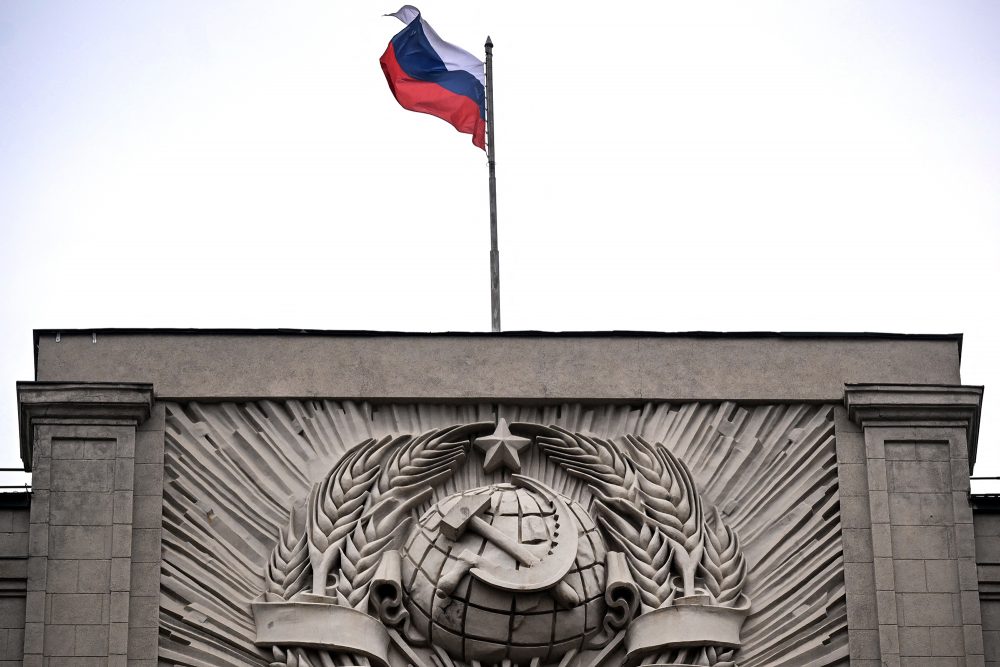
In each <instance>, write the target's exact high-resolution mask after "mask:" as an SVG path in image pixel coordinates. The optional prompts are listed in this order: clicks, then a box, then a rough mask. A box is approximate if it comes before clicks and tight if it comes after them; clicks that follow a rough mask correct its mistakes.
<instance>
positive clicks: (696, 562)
mask: <svg viewBox="0 0 1000 667" xmlns="http://www.w3.org/2000/svg"><path fill="white" fill-rule="evenodd" d="M547 430H550V431H551V434H550V435H543V434H539V436H538V444H539V447H540V448H541V449H542V451H543V452H545V454H546V455H547V456H548V457H549V458H550V459H551V460H552V461H553V462H555V463H557V464H558V465H560V466H561V467H562V468H563V469H565V470H566V472H567V473H569V474H570V475H572V476H574V477H577V478H579V479H581V480H583V481H584V482H586V483H587V484H588V486H589V487H590V489H591V491H592V493H593V494H594V505H595V513H596V515H597V520H598V523H599V524H600V525H601V526H602V528H603V529H604V531H605V533H606V534H607V536H608V537H609V539H610V540H611V542H612V543H613V544H615V545H616V546H617V547H618V548H619V549H621V550H622V551H623V552H624V553H625V555H626V557H627V560H628V564H629V567H630V569H631V571H632V575H633V576H634V577H635V580H636V583H637V584H638V586H639V592H640V595H641V597H642V609H643V610H644V611H648V610H651V609H658V608H660V607H663V606H665V605H669V604H671V603H672V602H673V600H674V598H675V597H678V596H689V595H696V594H698V593H707V594H708V595H709V596H710V597H711V600H712V602H713V603H714V604H717V605H723V606H731V605H733V604H735V603H736V602H737V600H738V599H739V597H740V594H741V592H742V590H743V585H744V583H745V581H746V562H745V560H744V558H743V554H742V552H741V551H740V547H739V538H738V537H737V536H736V533H735V531H733V529H732V528H730V527H729V526H727V525H725V523H724V522H723V520H722V517H721V516H720V515H719V513H718V510H714V511H713V513H712V514H711V515H710V519H708V520H707V519H706V517H705V513H704V508H703V506H702V501H701V498H700V497H699V495H698V490H697V489H696V487H695V484H694V479H693V478H692V476H691V472H690V471H689V470H688V468H687V466H686V465H685V464H684V462H683V461H681V460H680V459H678V458H677V457H676V456H674V455H673V454H672V453H671V452H670V451H669V450H668V449H667V448H666V447H664V446H663V445H661V444H656V445H652V444H650V443H648V442H646V441H645V440H643V439H642V438H639V437H636V436H634V435H626V436H624V437H623V438H621V439H620V440H619V443H618V446H615V444H612V442H610V441H608V440H603V439H601V438H597V437H593V436H588V435H582V434H579V433H570V432H569V431H567V430H564V429H560V428H553V429H547Z"/></svg>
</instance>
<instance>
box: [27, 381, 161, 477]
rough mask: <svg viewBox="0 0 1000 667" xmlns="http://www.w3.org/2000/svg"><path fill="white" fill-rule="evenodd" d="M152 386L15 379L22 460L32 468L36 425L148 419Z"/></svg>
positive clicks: (130, 383)
mask: <svg viewBox="0 0 1000 667" xmlns="http://www.w3.org/2000/svg"><path fill="white" fill-rule="evenodd" d="M152 405H153V385H151V384H146V383H134V382H18V383H17V407H18V423H19V427H20V435H21V461H22V462H23V463H24V469H25V470H26V471H29V472H30V471H31V454H32V446H33V441H34V429H35V426H37V425H38V424H42V423H45V424H57V423H69V424H131V425H138V424H139V423H141V422H143V421H145V420H146V419H148V418H149V414H150V410H151V409H152Z"/></svg>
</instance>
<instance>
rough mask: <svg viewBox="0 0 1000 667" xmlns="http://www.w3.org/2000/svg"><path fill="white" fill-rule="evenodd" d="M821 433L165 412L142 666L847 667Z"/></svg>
mask: <svg viewBox="0 0 1000 667" xmlns="http://www.w3.org/2000/svg"><path fill="white" fill-rule="evenodd" d="M834 423H835V422H834V409H833V408H832V407H831V406H829V405H816V404H803V403H798V404H794V403H789V404H771V405H766V404H765V405H739V404H736V403H732V402H724V403H698V402H688V403H678V404H670V403H662V402H661V403H645V404H641V405H601V406H592V405H580V404H561V405H536V406H529V405H492V404H483V405H477V404H452V405H449V404H440V405H437V404H386V405H372V404H367V403H360V402H351V401H330V400H283V401H245V402H230V403H203V402H198V401H188V402H184V403H168V404H167V405H166V421H165V449H164V485H163V511H162V531H161V535H162V545H163V546H162V560H161V566H160V573H161V578H160V596H159V608H160V617H159V628H158V634H159V661H160V664H164V665H184V666H187V667H269V666H272V667H282V666H284V667H288V666H289V665H294V666H295V667H309V666H310V665H311V666H312V667H330V665H339V666H342V667H344V666H350V665H369V666H371V667H375V666H379V667H387V666H388V667H406V666H408V665H413V666H414V667H473V666H474V665H478V666H479V667H492V666H493V665H501V666H504V665H509V666H510V667H514V666H515V665H521V666H529V667H530V666H531V665H536V666H537V667H545V666H551V667H560V666H562V667H571V666H578V667H591V666H593V667H602V666H605V667H623V666H624V665H630V666H631V665H700V666H711V665H717V666H719V667H721V666H723V665H738V666H739V667H831V666H834V665H846V664H847V662H848V653H849V651H848V641H847V609H846V590H845V580H844V553H843V543H842V539H841V534H842V527H841V520H840V510H839V499H838V482H837V453H836V443H835V428H834Z"/></svg>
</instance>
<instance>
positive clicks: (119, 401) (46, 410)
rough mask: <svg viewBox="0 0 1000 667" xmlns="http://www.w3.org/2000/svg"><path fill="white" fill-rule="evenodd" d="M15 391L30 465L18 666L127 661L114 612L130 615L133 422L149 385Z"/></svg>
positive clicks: (33, 386) (146, 409)
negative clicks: (120, 573)
mask: <svg viewBox="0 0 1000 667" xmlns="http://www.w3.org/2000/svg"><path fill="white" fill-rule="evenodd" d="M18 398H19V403H20V405H19V407H20V411H21V415H22V422H21V424H22V453H24V454H25V455H27V456H30V457H31V461H30V462H31V467H32V468H33V471H34V476H33V480H32V481H33V487H34V498H33V501H32V506H31V514H30V523H29V539H28V553H27V556H28V560H27V563H28V567H27V584H26V587H27V591H28V595H27V598H26V608H25V620H26V623H25V629H24V643H23V647H24V664H26V665H34V664H38V665H58V664H66V665H70V664H72V665H86V664H102V665H109V664H125V660H126V650H127V647H126V643H125V641H124V639H125V635H127V630H125V635H122V632H123V630H122V629H121V628H119V627H116V624H115V623H114V622H113V620H112V619H113V618H114V617H119V616H120V617H121V618H123V619H127V618H128V591H129V589H130V586H129V577H128V573H129V567H130V563H131V553H132V525H131V522H132V514H133V513H132V509H131V508H132V496H133V484H134V472H133V470H134V454H135V439H136V428H137V426H138V425H139V424H140V423H141V422H144V421H146V420H147V418H148V416H149V414H150V407H151V400H152V390H151V388H150V387H149V386H148V385H86V384H81V383H73V384H68V385H59V384H55V385H53V384H45V383H19V384H18ZM116 566H117V567H116ZM121 566H124V572H125V574H126V576H125V577H124V578H122V577H120V576H116V574H117V572H118V571H119V570H121V569H122V568H121ZM117 591H124V592H125V596H124V597H121V596H116V595H114V593H115V592H117ZM119 625H122V626H124V623H121V624H119Z"/></svg>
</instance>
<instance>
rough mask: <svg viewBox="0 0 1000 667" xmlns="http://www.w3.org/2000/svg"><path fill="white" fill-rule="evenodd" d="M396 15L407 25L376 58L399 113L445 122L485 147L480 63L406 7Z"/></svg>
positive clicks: (484, 118) (415, 10)
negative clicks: (423, 116)
mask: <svg viewBox="0 0 1000 667" xmlns="http://www.w3.org/2000/svg"><path fill="white" fill-rule="evenodd" d="M386 16H395V17H396V18H398V19H399V20H400V21H402V22H403V23H405V24H406V27H405V28H403V29H402V30H400V31H399V33H398V34H397V35H396V36H395V37H393V38H392V40H391V41H390V42H389V46H388V48H386V50H385V53H383V54H382V57H381V58H380V59H379V63H381V65H382V71H383V72H385V79H386V81H388V82H389V89H390V90H392V94H393V95H394V96H395V97H396V101H397V102H399V104H400V105H401V106H402V107H403V108H404V109H409V110H410V111H419V112H421V113H427V114H430V115H432V116H437V117H438V118H441V119H444V120H446V121H448V122H449V123H451V124H452V125H453V126H454V127H455V129H456V130H458V131H459V132H464V133H466V134H471V135H472V143H473V144H475V145H476V146H479V147H480V148H482V149H484V150H485V149H486V76H485V74H484V72H483V61H482V60H480V59H479V58H477V57H475V56H474V55H472V54H471V53H469V52H468V51H466V50H464V49H460V48H458V47H457V46H455V45H454V44H449V43H448V42H446V41H444V40H443V39H441V38H440V37H438V35H437V33H436V32H434V29H433V28H431V27H430V26H429V25H428V24H427V22H426V21H424V19H423V18H422V17H421V16H420V10H419V9H417V8H416V7H413V6H411V5H405V6H404V7H403V8H402V9H400V10H399V11H398V12H396V13H395V14H386Z"/></svg>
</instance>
